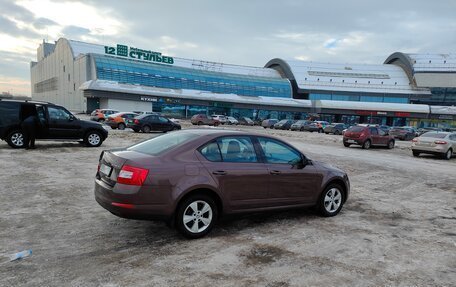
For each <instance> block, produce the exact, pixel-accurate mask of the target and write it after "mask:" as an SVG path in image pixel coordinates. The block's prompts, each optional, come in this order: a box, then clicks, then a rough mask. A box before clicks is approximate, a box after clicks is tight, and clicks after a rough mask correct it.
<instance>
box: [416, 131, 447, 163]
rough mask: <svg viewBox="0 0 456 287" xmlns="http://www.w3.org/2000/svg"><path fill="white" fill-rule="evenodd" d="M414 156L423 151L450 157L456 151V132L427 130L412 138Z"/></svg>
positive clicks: (445, 157)
mask: <svg viewBox="0 0 456 287" xmlns="http://www.w3.org/2000/svg"><path fill="white" fill-rule="evenodd" d="M412 152H413V156H419V155H420V154H422V153H428V154H435V155H440V156H442V157H443V158H444V159H450V158H451V157H452V156H453V154H455V153H456V133H450V132H427V133H424V134H422V135H421V136H420V137H417V138H414V139H413V140H412Z"/></svg>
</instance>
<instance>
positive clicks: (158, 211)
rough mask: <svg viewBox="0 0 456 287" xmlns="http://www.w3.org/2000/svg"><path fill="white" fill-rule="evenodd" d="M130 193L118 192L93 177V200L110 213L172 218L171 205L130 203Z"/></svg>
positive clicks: (158, 218)
mask: <svg viewBox="0 0 456 287" xmlns="http://www.w3.org/2000/svg"><path fill="white" fill-rule="evenodd" d="M130 196H131V195H130V194H120V193H116V192H114V189H113V188H112V187H111V186H109V185H107V184H105V183H104V182H103V181H102V180H99V179H95V200H96V201H97V202H98V204H100V206H101V207H103V208H104V209H106V210H108V211H109V212H111V213H112V214H114V215H116V216H119V217H122V218H128V219H147V220H164V221H166V220H169V219H170V218H172V207H171V206H169V205H166V204H137V203H132V202H131V200H130V198H131V197H130Z"/></svg>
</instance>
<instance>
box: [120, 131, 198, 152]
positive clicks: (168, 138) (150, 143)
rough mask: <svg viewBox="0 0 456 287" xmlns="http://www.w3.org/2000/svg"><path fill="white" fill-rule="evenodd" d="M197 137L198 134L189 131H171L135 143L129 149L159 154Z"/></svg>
mask: <svg viewBox="0 0 456 287" xmlns="http://www.w3.org/2000/svg"><path fill="white" fill-rule="evenodd" d="M197 137H198V135H196V134H192V133H187V132H176V133H169V134H165V135H162V136H158V137H155V138H153V139H150V140H147V141H143V142H140V143H138V144H135V145H133V146H131V147H129V148H127V150H130V151H136V152H140V153H145V154H150V155H158V154H160V153H163V152H165V151H168V150H170V149H172V148H174V147H176V146H179V145H181V144H184V143H186V142H189V141H191V140H192V139H194V138H197Z"/></svg>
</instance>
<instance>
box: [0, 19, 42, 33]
mask: <svg viewBox="0 0 456 287" xmlns="http://www.w3.org/2000/svg"><path fill="white" fill-rule="evenodd" d="M0 27H2V28H1V30H0V34H8V35H11V36H14V37H29V38H32V37H39V34H38V33H36V32H35V31H33V30H30V29H28V28H19V27H18V25H17V24H16V23H15V22H14V21H12V20H10V19H8V18H6V17H5V16H3V15H0Z"/></svg>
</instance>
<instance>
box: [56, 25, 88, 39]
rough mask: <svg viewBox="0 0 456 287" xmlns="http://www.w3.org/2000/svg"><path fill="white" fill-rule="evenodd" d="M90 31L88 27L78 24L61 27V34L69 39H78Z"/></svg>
mask: <svg viewBox="0 0 456 287" xmlns="http://www.w3.org/2000/svg"><path fill="white" fill-rule="evenodd" d="M90 33H91V32H90V30H89V29H87V28H83V27H79V26H72V25H71V26H66V27H65V28H63V29H62V34H63V36H64V37H66V38H69V39H80V38H81V37H82V36H86V35H89V34H90Z"/></svg>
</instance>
